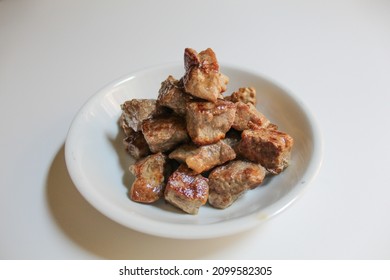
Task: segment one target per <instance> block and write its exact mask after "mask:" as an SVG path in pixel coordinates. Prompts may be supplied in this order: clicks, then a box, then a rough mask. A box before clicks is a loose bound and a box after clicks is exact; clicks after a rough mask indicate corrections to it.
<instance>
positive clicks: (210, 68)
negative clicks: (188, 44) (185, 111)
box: [183, 48, 229, 102]
mask: <svg viewBox="0 0 390 280" xmlns="http://www.w3.org/2000/svg"><path fill="white" fill-rule="evenodd" d="M184 66H185V71H186V72H185V74H184V77H183V81H184V88H185V91H186V92H188V93H190V94H191V95H193V96H196V97H199V98H202V99H206V100H209V101H212V102H216V101H217V99H218V98H223V97H222V94H221V93H222V92H224V91H226V85H227V83H228V82H229V78H228V77H227V76H225V75H223V74H222V73H220V72H219V64H218V61H217V58H216V56H215V53H214V51H213V50H212V49H210V48H208V49H206V50H204V51H202V52H200V53H199V54H198V53H197V52H196V51H195V50H193V49H191V48H186V49H185V51H184Z"/></svg>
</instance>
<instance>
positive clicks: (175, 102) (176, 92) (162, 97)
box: [157, 76, 191, 116]
mask: <svg viewBox="0 0 390 280" xmlns="http://www.w3.org/2000/svg"><path fill="white" fill-rule="evenodd" d="M158 93H159V94H158V98H157V104H158V105H161V106H165V107H168V108H171V109H172V110H173V111H174V112H175V113H176V114H178V115H181V116H185V114H186V104H187V102H188V101H189V100H190V99H191V96H190V95H189V94H187V93H185V92H184V88H183V84H182V83H181V81H178V80H176V79H175V78H174V77H172V76H168V78H167V79H166V80H165V81H163V82H162V83H161V88H160V90H159V92H158Z"/></svg>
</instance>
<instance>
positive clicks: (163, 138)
mask: <svg viewBox="0 0 390 280" xmlns="http://www.w3.org/2000/svg"><path fill="white" fill-rule="evenodd" d="M142 133H143V134H144V137H145V140H146V142H147V143H148V145H149V148H150V150H151V151H152V152H153V153H157V152H166V151H169V150H171V149H173V148H174V147H176V146H177V145H178V144H180V143H183V142H186V141H188V140H189V137H188V134H187V130H186V124H185V119H183V118H180V117H177V116H168V117H166V116H164V117H159V118H152V119H147V120H145V121H144V122H143V123H142Z"/></svg>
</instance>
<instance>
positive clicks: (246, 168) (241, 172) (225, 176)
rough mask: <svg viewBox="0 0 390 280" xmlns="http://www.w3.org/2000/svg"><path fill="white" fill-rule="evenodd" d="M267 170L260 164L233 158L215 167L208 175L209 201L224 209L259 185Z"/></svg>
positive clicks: (214, 205)
mask: <svg viewBox="0 0 390 280" xmlns="http://www.w3.org/2000/svg"><path fill="white" fill-rule="evenodd" d="M266 174H267V172H266V170H265V168H264V167H262V166H261V165H260V164H256V163H252V162H248V161H242V160H235V161H231V162H229V163H228V164H226V165H223V166H219V167H216V168H215V169H214V170H213V171H211V173H210V175H209V187H210V190H209V192H210V193H209V199H208V201H209V203H210V205H212V206H213V207H215V208H221V209H224V208H226V207H229V206H230V205H232V203H233V202H234V201H236V200H237V199H238V198H239V197H240V196H241V195H242V194H243V193H245V192H246V191H247V190H248V189H253V188H255V187H257V186H258V185H260V184H261V183H262V182H263V180H264V177H265V176H266Z"/></svg>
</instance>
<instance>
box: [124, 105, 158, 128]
mask: <svg viewBox="0 0 390 280" xmlns="http://www.w3.org/2000/svg"><path fill="white" fill-rule="evenodd" d="M121 108H122V112H123V116H124V120H125V122H126V124H127V126H128V127H131V128H132V129H133V130H135V131H140V130H141V124H142V122H143V121H144V120H146V119H149V118H151V117H152V116H155V115H160V114H162V113H163V112H164V109H163V108H162V107H158V106H157V102H156V100H154V99H132V100H128V101H125V102H124V103H123V104H121Z"/></svg>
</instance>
